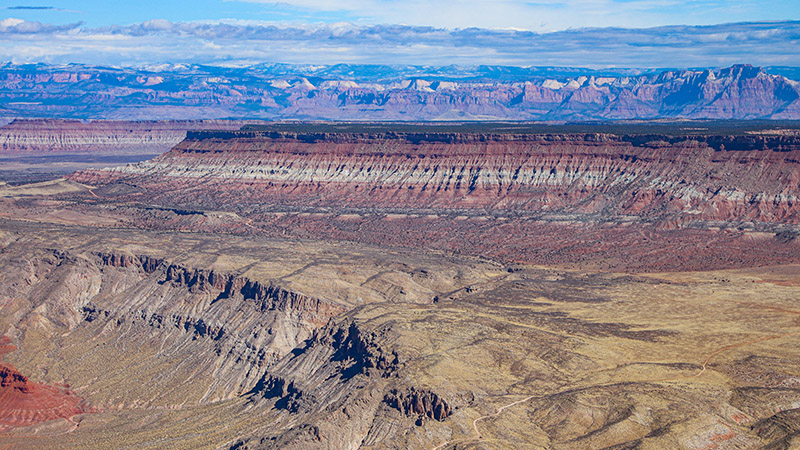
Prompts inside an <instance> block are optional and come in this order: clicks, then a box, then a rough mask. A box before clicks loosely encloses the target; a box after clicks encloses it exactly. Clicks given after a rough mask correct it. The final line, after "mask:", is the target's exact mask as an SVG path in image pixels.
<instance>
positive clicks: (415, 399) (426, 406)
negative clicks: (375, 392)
mask: <svg viewBox="0 0 800 450" xmlns="http://www.w3.org/2000/svg"><path fill="white" fill-rule="evenodd" d="M383 401H384V402H386V404H387V405H389V406H391V407H392V408H395V409H397V410H399V411H400V412H402V413H403V414H405V415H406V416H408V417H419V418H420V419H419V420H420V421H421V420H422V419H421V418H422V417H427V418H429V419H436V420H438V421H442V420H444V419H446V418H447V416H449V415H450V414H451V412H452V411H451V410H450V406H449V405H448V404H447V402H446V401H444V399H442V398H441V397H439V396H438V395H437V394H436V393H435V392H431V391H428V390H417V389H415V388H413V387H412V388H408V389H405V390H398V389H392V390H391V392H389V393H388V394H386V396H385V397H384V398H383Z"/></svg>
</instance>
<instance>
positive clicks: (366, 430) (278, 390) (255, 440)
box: [231, 319, 452, 449]
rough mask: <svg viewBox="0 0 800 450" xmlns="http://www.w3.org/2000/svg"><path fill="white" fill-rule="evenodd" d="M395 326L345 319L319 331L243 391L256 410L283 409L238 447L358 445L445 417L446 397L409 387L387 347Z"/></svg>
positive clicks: (236, 446) (377, 441) (394, 354)
mask: <svg viewBox="0 0 800 450" xmlns="http://www.w3.org/2000/svg"><path fill="white" fill-rule="evenodd" d="M393 334H394V332H393V331H391V330H389V329H388V327H387V328H384V329H378V330H375V329H372V328H371V327H370V326H369V325H367V324H363V323H362V324H359V323H357V322H356V321H353V320H351V319H345V320H342V321H340V322H333V321H332V322H331V323H330V324H328V325H326V326H325V327H323V328H320V329H318V330H317V331H316V332H315V333H314V335H313V336H312V337H311V338H310V339H309V340H308V341H307V342H306V344H305V345H304V346H303V347H302V348H299V349H297V350H295V351H294V352H293V353H292V354H291V355H287V356H286V357H285V358H283V359H282V360H281V361H280V362H279V363H277V364H276V365H275V366H274V367H272V368H271V369H270V370H269V373H268V374H267V375H266V376H265V377H264V378H263V379H262V380H261V381H259V383H258V384H257V385H256V387H255V388H254V389H253V390H252V391H251V392H250V393H249V394H248V395H249V399H250V402H251V404H253V405H254V407H260V408H265V407H269V408H272V409H274V410H277V411H280V412H281V419H280V420H279V421H278V424H280V425H281V426H280V427H278V428H272V429H270V428H269V427H266V428H265V429H264V430H263V431H260V432H256V433H255V435H254V436H253V437H248V438H244V439H240V440H239V441H237V442H235V443H234V444H233V445H232V446H231V448H232V449H244V448H273V447H280V448H307V447H309V446H315V447H321V448H360V447H363V446H372V445H376V444H383V445H386V443H387V442H388V441H387V442H384V440H385V439H386V438H388V437H391V436H392V435H393V434H394V433H397V432H399V431H400V430H407V429H409V428H414V427H415V425H416V426H417V427H419V426H421V425H423V423H424V422H425V421H429V420H435V421H443V420H445V419H446V418H447V417H448V416H449V415H450V414H451V413H452V409H451V407H450V406H449V405H448V402H447V400H445V399H444V398H443V397H441V396H440V395H438V394H437V393H435V392H433V391H430V390H428V389H424V388H418V387H414V386H408V385H407V383H408V381H407V380H405V377H404V376H403V374H402V368H403V366H404V361H403V360H402V359H401V357H400V356H399V355H398V353H397V351H395V350H393V349H392V347H391V343H390V342H391V340H392V335H393Z"/></svg>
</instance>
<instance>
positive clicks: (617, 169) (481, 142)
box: [73, 131, 800, 227]
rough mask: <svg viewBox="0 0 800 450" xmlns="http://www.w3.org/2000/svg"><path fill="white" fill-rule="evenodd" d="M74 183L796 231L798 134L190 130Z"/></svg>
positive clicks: (311, 202) (188, 199)
mask: <svg viewBox="0 0 800 450" xmlns="http://www.w3.org/2000/svg"><path fill="white" fill-rule="evenodd" d="M73 179H74V180H75V181H78V182H81V183H87V184H92V185H108V184H115V183H124V184H129V185H136V186H139V187H140V188H143V190H142V191H141V192H139V193H138V194H137V199H141V200H148V201H156V202H158V203H162V204H166V205H191V206H192V207H196V208H201V209H221V210H231V211H248V212H249V213H250V214H254V213H258V212H259V211H262V212H263V211H269V210H275V209H284V210H285V209H291V208H299V209H302V208H340V209H348V208H349V209H352V208H383V209H387V210H402V211H410V212H419V213H425V212H427V213H431V212H433V213H436V212H448V211H452V212H459V213H461V212H464V213H466V214H489V215H495V216H512V217H513V216H518V215H523V216H524V215H542V214H550V215H552V214H577V215H582V216H586V217H592V218H595V220H597V219H599V220H605V221H608V220H623V219H624V220H630V218H635V219H637V220H641V221H656V222H660V223H673V224H682V225H686V224H694V226H700V227H702V226H704V225H703V224H704V223H706V224H708V223H710V222H714V221H725V222H733V223H743V222H756V223H765V224H792V225H797V224H800V215H798V211H800V201H798V195H800V187H799V186H800V140H799V139H798V138H797V137H796V136H713V135H712V136H699V137H698V136H657V135H643V136H640V135H635V136H634V135H608V134H571V135H570V134H566V135H518V134H463V133H462V134H459V133H438V134H437V133H377V134H357V133H341V134H332V133H313V132H310V133H306V134H302V133H281V132H258V131H228V132H191V133H189V136H188V137H187V139H186V140H185V141H183V142H182V143H181V144H179V145H178V146H176V147H175V148H174V149H173V150H171V151H170V152H168V153H166V154H164V155H162V156H160V157H158V158H155V159H153V160H151V161H146V162H142V163H139V164H136V165H128V166H124V167H120V168H116V169H109V170H98V171H83V172H79V173H77V174H75V175H74V176H73ZM200 183H202V185H203V189H202V190H198V189H197V186H199V184H200Z"/></svg>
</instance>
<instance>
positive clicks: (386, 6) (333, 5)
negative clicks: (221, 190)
mask: <svg viewBox="0 0 800 450" xmlns="http://www.w3.org/2000/svg"><path fill="white" fill-rule="evenodd" d="M0 5H3V6H5V8H6V9H5V11H4V16H5V17H15V18H20V19H24V20H29V21H38V22H44V23H54V24H65V23H72V22H83V23H85V24H86V26H88V27H100V26H109V25H130V24H134V23H139V22H145V21H148V20H152V19H166V20H169V21H172V22H186V21H200V20H206V21H207V20H211V21H214V20H220V19H240V20H259V21H270V22H272V21H278V22H291V23H318V22H327V23H330V22H351V23H356V24H362V25H375V24H406V25H421V26H434V27H444V28H466V27H477V28H520V29H526V30H532V31H558V30H564V29H568V28H577V27H608V26H613V27H625V28H646V27H654V26H661V25H711V24H720V23H729V22H744V21H765V20H774V21H782V20H800V1H798V0H772V1H770V2H764V1H763V0H758V1H756V0H731V1H722V0H571V1H564V0H532V1H517V0H439V1H430V0H403V1H398V0H361V1H352V0H280V1H271V0H247V1H242V0H194V1H169V0H161V1H158V0H136V1H131V0H127V1H108V0H106V1H103V0H80V1H76V0H50V1H47V0H3V1H2V2H0ZM22 8H37V9H22ZM40 8H50V9H40Z"/></svg>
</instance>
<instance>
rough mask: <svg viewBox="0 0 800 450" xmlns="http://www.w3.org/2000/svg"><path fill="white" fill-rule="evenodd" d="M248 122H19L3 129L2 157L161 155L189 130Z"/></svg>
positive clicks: (230, 126) (21, 120)
mask: <svg viewBox="0 0 800 450" xmlns="http://www.w3.org/2000/svg"><path fill="white" fill-rule="evenodd" d="M243 123H244V122H235V121H221V120H220V121H215V120H185V121H160V122H159V121H137V122H131V121H112V120H96V121H90V122H87V121H79V120H59V119H16V120H14V121H12V122H11V123H9V124H7V125H4V126H2V127H0V154H5V155H32V154H51V155H57V154H64V153H86V154H95V155H111V154H121V153H128V154H134V153H141V154H159V153H162V152H164V151H166V150H169V149H170V148H171V147H172V146H174V145H175V144H177V143H178V142H180V141H181V140H182V139H183V138H184V137H185V136H186V131H187V130H198V129H209V128H210V129H216V130H220V129H237V128H239V127H241V126H242V124H243Z"/></svg>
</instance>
